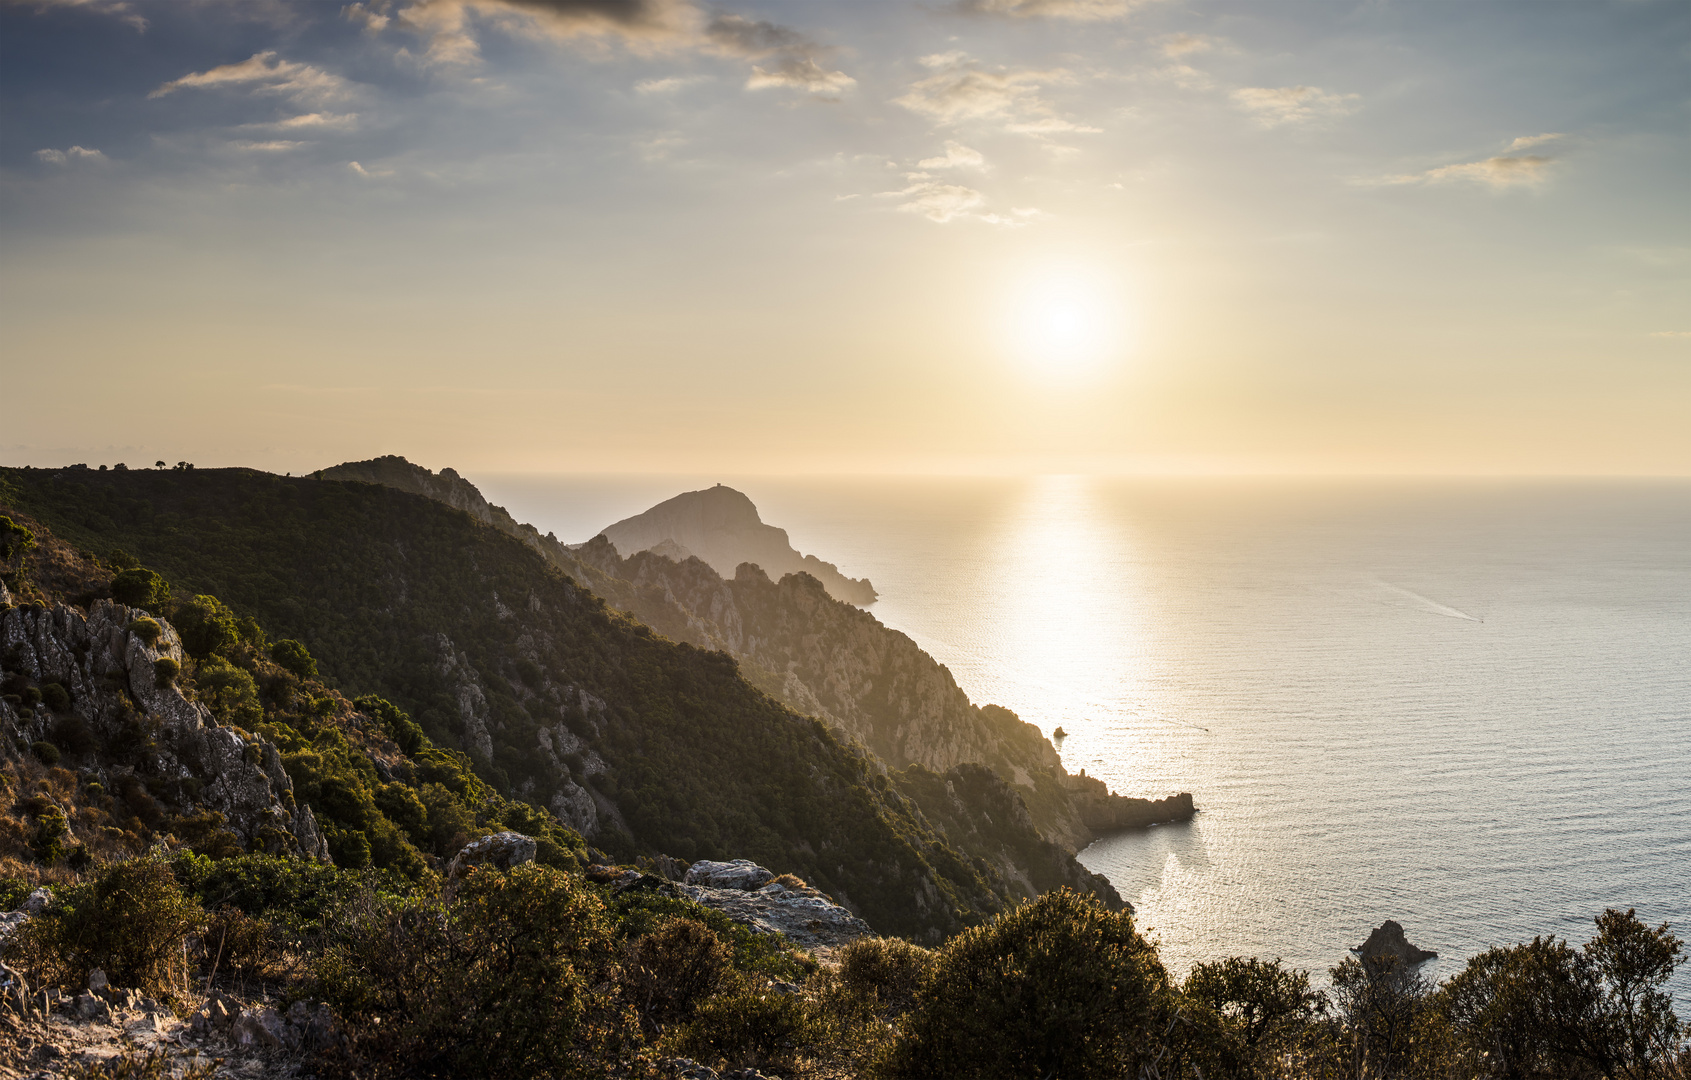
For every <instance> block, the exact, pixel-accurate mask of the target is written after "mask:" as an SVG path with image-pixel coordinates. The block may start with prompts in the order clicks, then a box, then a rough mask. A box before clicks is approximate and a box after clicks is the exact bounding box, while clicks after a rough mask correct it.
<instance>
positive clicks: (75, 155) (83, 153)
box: [35, 146, 111, 165]
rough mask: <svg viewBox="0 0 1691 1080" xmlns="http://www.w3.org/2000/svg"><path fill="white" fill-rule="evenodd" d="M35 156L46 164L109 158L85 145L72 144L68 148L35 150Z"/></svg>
mask: <svg viewBox="0 0 1691 1080" xmlns="http://www.w3.org/2000/svg"><path fill="white" fill-rule="evenodd" d="M35 156H36V158H38V159H39V160H41V161H42V162H44V163H46V164H48V165H69V164H71V163H72V162H77V161H82V162H88V163H89V164H95V163H104V162H106V161H109V160H111V159H110V158H108V157H106V155H104V154H102V153H100V151H98V150H90V149H89V148H88V147H86V146H73V147H71V148H69V149H68V150H51V149H48V150H37V151H36V152H35Z"/></svg>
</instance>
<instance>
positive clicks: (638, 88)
mask: <svg viewBox="0 0 1691 1080" xmlns="http://www.w3.org/2000/svg"><path fill="white" fill-rule="evenodd" d="M708 80H709V76H706V75H671V76H669V77H668V78H664V79H641V80H640V81H639V82H637V83H635V84H634V92H635V93H636V94H673V93H676V92H677V91H679V90H685V89H686V88H687V87H689V86H695V85H697V84H698V83H702V82H707V81H708Z"/></svg>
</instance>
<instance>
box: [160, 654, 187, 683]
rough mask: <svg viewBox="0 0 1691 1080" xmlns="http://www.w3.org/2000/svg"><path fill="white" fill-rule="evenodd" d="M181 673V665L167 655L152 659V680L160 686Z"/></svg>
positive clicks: (171, 680)
mask: <svg viewBox="0 0 1691 1080" xmlns="http://www.w3.org/2000/svg"><path fill="white" fill-rule="evenodd" d="M181 673H182V665H181V664H178V663H177V662H176V661H174V660H172V659H171V658H170V657H168V656H161V657H159V658H158V659H157V660H154V661H153V681H154V682H156V683H158V684H159V685H160V686H169V685H170V684H171V683H173V682H175V681H176V676H178V675H180V674H181Z"/></svg>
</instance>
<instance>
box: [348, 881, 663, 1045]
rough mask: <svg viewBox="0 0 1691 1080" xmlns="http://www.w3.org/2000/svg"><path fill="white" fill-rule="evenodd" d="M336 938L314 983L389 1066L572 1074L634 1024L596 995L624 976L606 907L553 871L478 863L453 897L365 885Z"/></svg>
mask: <svg viewBox="0 0 1691 1080" xmlns="http://www.w3.org/2000/svg"><path fill="white" fill-rule="evenodd" d="M330 934H331V938H330V941H331V943H330V945H329V947H328V948H327V949H326V950H325V951H324V953H323V955H322V956H321V958H320V959H319V960H318V962H317V964H316V984H315V990H316V992H317V993H318V995H319V996H321V997H322V998H323V1000H325V1001H327V1002H329V1003H330V1004H331V1005H333V1006H334V1007H335V1009H336V1011H337V1012H339V1013H340V1015H341V1016H342V1017H343V1018H345V1020H346V1021H347V1024H348V1026H349V1030H350V1033H351V1036H352V1040H351V1045H350V1049H351V1051H352V1052H353V1053H354V1054H355V1055H357V1056H358V1057H360V1058H361V1059H362V1060H363V1062H364V1064H365V1067H366V1068H368V1069H369V1070H371V1071H373V1072H375V1073H376V1074H378V1075H401V1074H403V1075H418V1074H420V1075H450V1076H461V1077H510V1076H545V1075H556V1074H559V1073H573V1072H575V1071H577V1069H578V1068H579V1067H581V1066H582V1065H584V1064H585V1063H586V1062H589V1061H594V1060H602V1059H603V1058H604V1057H605V1056H608V1055H612V1054H615V1053H616V1051H617V1049H618V1048H619V1047H620V1045H621V1043H622V1042H623V1041H624V1040H625V1039H626V1038H628V1036H629V1030H630V1028H635V1030H637V1027H636V1026H635V1020H634V1018H633V1017H632V1016H627V1015H624V1014H623V1013H621V1012H619V1011H618V1010H617V1009H616V1008H615V1006H614V1003H613V1002H612V1001H611V1000H610V998H609V997H608V996H607V995H605V994H603V993H595V990H594V988H595V987H597V986H600V985H601V984H603V983H606V982H609V981H610V980H611V979H612V978H613V977H614V976H615V974H616V971H615V967H614V957H615V950H614V948H613V947H612V942H611V935H610V927H609V924H608V922H607V920H606V919H605V911H604V906H603V904H602V903H601V902H600V901H599V899H598V897H597V896H596V895H595V894H594V893H593V892H592V891H591V890H590V889H588V888H587V887H585V886H584V885H583V884H582V883H581V881H580V880H579V879H575V878H571V877H569V876H568V875H565V874H563V873H560V872H558V871H556V870H552V869H549V868H547V867H542V866H536V865H534V864H532V863H530V864H527V865H524V866H519V867H517V868H516V869H514V870H512V871H510V872H509V873H500V872H498V871H491V870H487V869H480V868H478V869H476V870H473V871H471V873H470V874H469V875H468V876H467V877H466V878H464V879H463V880H462V881H461V882H460V883H459V885H458V888H457V895H456V898H455V900H454V901H453V902H452V903H450V904H448V903H445V902H443V901H440V900H428V901H418V900H410V901H401V900H388V901H383V900H381V899H380V898H378V897H375V896H374V895H372V894H365V895H363V896H362V897H361V898H359V899H357V900H355V901H354V902H352V903H350V904H348V905H346V906H345V907H344V908H342V909H341V911H340V912H339V913H338V914H337V916H336V917H335V919H334V923H333V925H332V926H331V928H330Z"/></svg>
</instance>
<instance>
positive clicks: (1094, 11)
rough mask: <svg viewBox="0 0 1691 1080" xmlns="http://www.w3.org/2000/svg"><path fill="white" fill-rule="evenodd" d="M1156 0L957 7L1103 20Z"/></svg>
mask: <svg viewBox="0 0 1691 1080" xmlns="http://www.w3.org/2000/svg"><path fill="white" fill-rule="evenodd" d="M1153 2H1155V0H959V2H958V4H957V7H958V8H959V9H960V10H962V11H967V12H971V13H975V14H980V15H1008V16H1010V17H1012V18H1018V19H1070V20H1073V21H1076V22H1100V21H1104V20H1107V19H1120V18H1123V17H1125V16H1126V15H1128V14H1130V13H1131V12H1133V11H1134V10H1135V9H1137V8H1142V7H1144V6H1146V5H1147V4H1148V3H1153Z"/></svg>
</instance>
